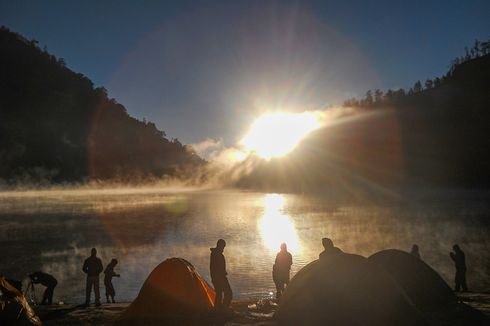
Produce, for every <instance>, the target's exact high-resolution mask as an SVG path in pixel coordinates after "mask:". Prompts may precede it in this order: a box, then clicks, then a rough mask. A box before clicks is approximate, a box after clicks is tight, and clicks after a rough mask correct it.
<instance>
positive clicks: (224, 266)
mask: <svg viewBox="0 0 490 326" xmlns="http://www.w3.org/2000/svg"><path fill="white" fill-rule="evenodd" d="M223 272H224V275H225V276H226V275H228V272H227V271H226V260H225V256H223Z"/></svg>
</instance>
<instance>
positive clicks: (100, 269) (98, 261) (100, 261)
mask: <svg viewBox="0 0 490 326" xmlns="http://www.w3.org/2000/svg"><path fill="white" fill-rule="evenodd" d="M97 265H98V267H99V268H97V269H98V271H99V273H98V274H100V273H102V271H103V270H104V266H102V260H100V258H99V259H98V260H97Z"/></svg>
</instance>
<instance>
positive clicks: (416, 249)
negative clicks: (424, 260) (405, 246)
mask: <svg viewBox="0 0 490 326" xmlns="http://www.w3.org/2000/svg"><path fill="white" fill-rule="evenodd" d="M410 254H411V255H412V256H414V257H417V258H418V259H421V258H420V252H419V246H418V245H416V244H414V245H413V246H412V250H410Z"/></svg>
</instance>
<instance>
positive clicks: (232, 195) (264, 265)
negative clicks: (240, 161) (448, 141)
mask: <svg viewBox="0 0 490 326" xmlns="http://www.w3.org/2000/svg"><path fill="white" fill-rule="evenodd" d="M488 202H489V201H488V194H486V193H478V192H458V193H457V194H454V193H451V192H446V193H441V194H440V195H439V196H437V199H430V200H428V199H427V200H417V201H411V202H410V201H404V202H401V203H396V204H372V205H369V204H362V205H360V204H359V205H342V204H333V203H329V202H328V200H327V199H325V198H322V197H314V196H302V195H289V194H272V193H259V192H244V191H235V190H222V191H164V190H158V189H145V188H139V189H107V190H100V189H99V190H59V191H32V192H4V193H2V195H1V196H0V223H1V225H2V228H1V230H0V244H1V246H0V248H1V249H0V253H1V255H2V257H3V259H2V264H1V265H2V266H1V267H2V272H3V273H4V275H6V276H8V277H11V278H17V279H23V278H24V277H25V276H27V274H28V273H31V272H34V271H37V270H42V271H45V272H47V273H50V274H53V275H54V276H55V277H56V278H57V279H58V281H59V284H58V287H57V289H56V292H55V301H56V302H58V301H64V302H75V303H81V302H83V300H84V296H85V292H84V287H85V274H84V273H83V272H82V264H83V260H84V259H85V258H86V257H88V256H89V254H90V249H91V248H92V247H96V248H97V249H98V253H99V256H100V257H101V259H102V261H103V264H104V267H105V266H106V265H107V264H108V263H109V261H110V259H111V258H117V259H118V260H119V265H118V266H117V267H116V271H117V272H119V273H120V274H121V278H116V279H114V281H113V283H114V285H115V288H116V292H117V296H116V300H119V301H131V300H133V299H134V298H135V297H136V296H137V294H138V291H139V289H140V288H141V286H142V284H143V282H144V280H145V279H146V277H147V276H148V274H149V273H150V272H151V271H152V270H153V268H154V267H156V266H157V265H158V264H159V263H160V262H162V261H163V260H165V259H167V258H170V257H182V258H185V259H187V260H189V261H190V262H191V263H192V264H193V265H194V266H195V267H196V269H197V270H198V271H199V273H201V274H202V275H203V277H204V278H205V279H206V280H207V281H208V282H210V277H209V254H210V250H209V248H210V247H214V246H215V244H216V240H217V239H219V238H224V239H226V241H227V247H226V249H225V252H224V254H225V256H226V259H227V269H228V273H229V275H228V276H229V280H230V283H231V286H232V289H233V292H234V297H236V298H238V299H248V298H265V297H270V295H271V293H272V292H274V290H275V288H274V283H273V281H272V276H271V272H272V264H273V262H274V257H275V254H276V253H277V252H278V251H279V245H280V243H282V242H286V243H287V244H288V249H289V251H290V252H291V253H292V255H293V266H292V276H294V274H295V273H296V272H297V271H298V270H300V269H301V267H303V266H304V265H306V264H307V263H308V262H310V261H312V260H315V259H317V258H318V254H319V253H320V252H321V251H322V249H323V248H322V245H321V238H322V237H326V236H327V237H330V238H332V239H333V241H334V243H335V244H336V246H338V247H340V248H341V249H342V250H344V251H346V252H350V253H358V254H361V255H364V256H369V255H371V254H373V253H375V252H377V251H379V250H382V249H386V248H399V249H402V250H407V251H408V250H409V249H410V247H411V246H412V244H414V243H416V244H418V245H419V247H420V252H421V256H422V259H423V260H424V261H425V262H427V263H428V264H429V265H431V266H432V267H433V268H434V269H436V270H437V271H438V272H440V273H441V275H442V276H443V278H444V279H445V280H446V281H447V282H448V284H452V283H453V275H454V266H453V262H452V261H451V259H450V258H449V251H450V249H451V247H452V245H453V244H454V243H459V244H460V246H461V247H462V249H463V250H464V251H465V253H466V260H467V265H468V274H467V278H468V286H469V288H470V289H471V290H478V289H485V288H488V286H489V285H490V283H489V279H490V278H489V275H490V252H489V251H488V248H489V247H490V236H489V234H490V232H489V231H490V223H489V216H490V206H489V204H488ZM41 288H42V287H40V289H39V290H38V291H39V292H38V298H39V297H41V292H40V290H41ZM101 294H102V295H103V294H104V290H103V289H102V288H101Z"/></svg>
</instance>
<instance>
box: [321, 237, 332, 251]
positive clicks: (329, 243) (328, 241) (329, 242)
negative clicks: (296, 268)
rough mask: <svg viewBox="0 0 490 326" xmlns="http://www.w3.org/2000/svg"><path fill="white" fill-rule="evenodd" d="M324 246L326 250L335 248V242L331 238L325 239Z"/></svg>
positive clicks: (323, 240)
mask: <svg viewBox="0 0 490 326" xmlns="http://www.w3.org/2000/svg"><path fill="white" fill-rule="evenodd" d="M322 245H323V248H325V249H331V248H333V242H332V240H331V239H329V238H323V239H322Z"/></svg>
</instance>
